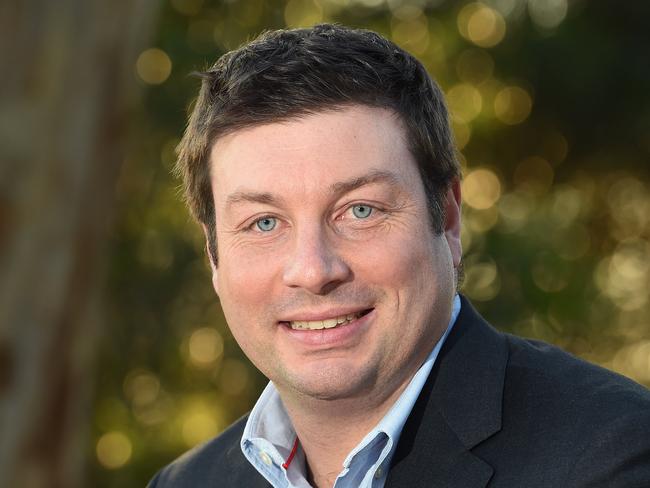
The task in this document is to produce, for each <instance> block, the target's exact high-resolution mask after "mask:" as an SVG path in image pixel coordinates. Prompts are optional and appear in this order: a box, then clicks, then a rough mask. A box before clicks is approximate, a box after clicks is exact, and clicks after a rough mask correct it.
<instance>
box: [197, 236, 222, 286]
mask: <svg viewBox="0 0 650 488" xmlns="http://www.w3.org/2000/svg"><path fill="white" fill-rule="evenodd" d="M201 227H202V228H203V234H205V253H206V254H207V255H208V261H210V269H211V270H212V287H213V288H214V291H215V293H216V294H217V295H219V284H218V279H217V278H218V274H217V264H216V263H215V262H214V259H213V257H212V253H211V252H210V245H209V244H208V243H209V235H208V232H209V230H208V228H207V227H206V226H205V224H201Z"/></svg>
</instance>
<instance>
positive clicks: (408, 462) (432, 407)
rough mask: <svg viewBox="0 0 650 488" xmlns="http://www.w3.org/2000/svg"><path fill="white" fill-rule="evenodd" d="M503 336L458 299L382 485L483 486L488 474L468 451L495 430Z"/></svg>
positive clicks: (497, 427)
mask: <svg viewBox="0 0 650 488" xmlns="http://www.w3.org/2000/svg"><path fill="white" fill-rule="evenodd" d="M507 359H508V352H507V345H506V342H505V339H504V337H503V336H502V335H501V334H500V333H499V332H497V331H496V330H494V329H493V328H492V327H491V326H490V325H488V324H487V322H485V321H484V320H483V319H482V318H481V317H480V315H478V313H477V312H476V311H475V310H474V308H473V307H472V305H471V304H470V303H469V301H467V299H465V298H464V297H463V298H462V305H461V311H460V314H459V316H458V319H457V323H456V324H455V325H454V328H453V329H452V331H451V333H450V335H449V337H447V340H446V341H445V344H444V346H443V348H442V350H441V351H440V355H439V356H438V359H437V361H436V364H435V365H434V368H433V370H432V371H431V374H430V375H429V378H428V380H427V382H426V383H425V385H424V387H423V389H422V392H421V393H420V396H419V398H418V400H417V402H416V404H415V405H414V407H413V410H412V411H411V415H410V416H409V419H408V420H407V422H406V424H405V426H404V429H403V430H402V435H401V437H400V441H399V443H398V445H397V449H396V452H395V455H394V457H393V461H392V467H391V471H390V473H389V476H388V480H387V482H386V487H387V488H388V487H398V486H445V487H450V488H451V487H463V488H478V487H484V486H485V485H486V484H487V483H488V481H489V480H490V478H491V477H492V474H493V469H492V467H491V466H489V465H488V464H487V463H485V462H484V461H482V460H481V459H480V458H478V457H476V456H475V455H474V454H473V453H472V452H471V449H472V448H473V447H475V446H476V445H478V444H479V443H481V442H482V441H484V440H485V439H487V438H488V437H490V436H492V435H493V434H494V433H496V432H498V431H499V430H500V429H501V407H502V404H501V401H502V395H503V384H504V376H505V367H506V362H507Z"/></svg>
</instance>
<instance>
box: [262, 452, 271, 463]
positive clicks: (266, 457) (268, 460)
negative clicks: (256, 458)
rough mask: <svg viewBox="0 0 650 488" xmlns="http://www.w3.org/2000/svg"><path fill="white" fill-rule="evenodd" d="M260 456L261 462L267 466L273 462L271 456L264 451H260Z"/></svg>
mask: <svg viewBox="0 0 650 488" xmlns="http://www.w3.org/2000/svg"><path fill="white" fill-rule="evenodd" d="M260 457H261V458H262V462H263V463H264V464H266V465H267V466H271V464H273V460H272V459H271V456H269V455H268V454H267V453H265V452H264V451H262V452H260Z"/></svg>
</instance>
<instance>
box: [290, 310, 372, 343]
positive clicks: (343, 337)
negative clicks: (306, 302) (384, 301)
mask: <svg viewBox="0 0 650 488" xmlns="http://www.w3.org/2000/svg"><path fill="white" fill-rule="evenodd" d="M341 310H343V309H341ZM364 310H370V312H368V313H367V314H365V315H363V316H361V317H359V318H358V319H355V320H353V321H351V322H348V323H347V324H345V325H339V326H336V327H334V328H332V329H317V330H307V329H292V328H291V327H290V326H289V324H288V323H287V322H288V321H283V322H284V323H281V324H280V330H281V331H282V333H283V334H284V335H285V337H287V338H288V339H289V341H291V342H292V343H294V345H297V346H302V347H304V348H308V349H314V348H316V349H333V348H339V347H341V348H342V347H345V346H350V345H353V344H355V343H357V342H358V340H359V339H360V337H361V335H363V333H364V331H365V330H366V329H367V328H368V327H369V326H370V324H371V323H372V322H373V321H374V318H375V315H376V313H377V312H376V309H374V308H372V309H367V308H366V309H356V310H350V309H348V310H347V311H346V312H343V311H341V312H339V311H335V312H334V313H335V314H339V315H345V314H348V313H358V312H360V311H364ZM329 313H330V312H329V311H328V312H327V314H328V315H322V314H320V315H317V314H313V315H308V316H309V317H314V318H310V319H306V318H305V315H300V319H297V318H296V319H293V320H323V319H327V318H331V317H333V316H336V315H329Z"/></svg>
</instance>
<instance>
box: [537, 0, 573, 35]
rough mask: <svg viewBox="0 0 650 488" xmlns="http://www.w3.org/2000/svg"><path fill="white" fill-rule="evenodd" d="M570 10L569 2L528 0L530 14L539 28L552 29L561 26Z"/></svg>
mask: <svg viewBox="0 0 650 488" xmlns="http://www.w3.org/2000/svg"><path fill="white" fill-rule="evenodd" d="M568 10H569V4H568V1H567V0H528V13H529V15H530V18H531V19H532V21H533V22H534V23H535V24H537V25H538V26H539V27H544V28H546V29H552V28H555V27H557V26H558V25H560V23H561V22H562V21H563V20H564V18H565V17H566V15H567V12H568Z"/></svg>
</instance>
